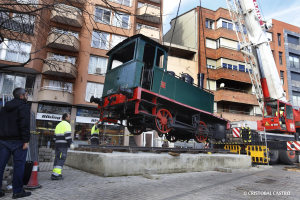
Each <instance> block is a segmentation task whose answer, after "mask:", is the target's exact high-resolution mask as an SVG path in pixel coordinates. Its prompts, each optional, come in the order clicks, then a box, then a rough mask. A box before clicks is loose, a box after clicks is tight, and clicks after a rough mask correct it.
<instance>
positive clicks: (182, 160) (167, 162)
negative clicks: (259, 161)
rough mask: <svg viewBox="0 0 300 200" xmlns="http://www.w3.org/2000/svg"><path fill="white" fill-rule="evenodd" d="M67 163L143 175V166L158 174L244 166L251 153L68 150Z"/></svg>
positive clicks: (106, 172) (88, 169)
mask: <svg viewBox="0 0 300 200" xmlns="http://www.w3.org/2000/svg"><path fill="white" fill-rule="evenodd" d="M65 164H66V165H68V166H70V167H73V168H76V169H80V170H83V171H86V172H89V173H93V174H97V175H100V176H104V177H108V176H129V175H130V176H132V175H143V173H144V171H145V169H148V168H150V169H156V170H157V173H158V174H166V173H179V172H199V171H213V170H215V169H216V168H217V167H223V168H232V169H245V168H250V167H251V157H250V156H247V155H232V154H228V155H227V154H211V155H208V154H180V156H177V157H174V156H171V155H169V154H167V153H165V154H151V153H138V154H132V153H121V152H116V153H115V152H114V153H97V152H86V151H72V150H70V151H68V158H67V160H66V163H65Z"/></svg>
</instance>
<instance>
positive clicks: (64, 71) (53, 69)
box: [42, 59, 77, 78]
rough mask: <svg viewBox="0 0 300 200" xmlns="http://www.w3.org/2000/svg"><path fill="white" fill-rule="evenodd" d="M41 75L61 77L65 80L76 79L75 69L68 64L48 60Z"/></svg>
mask: <svg viewBox="0 0 300 200" xmlns="http://www.w3.org/2000/svg"><path fill="white" fill-rule="evenodd" d="M42 73H43V74H50V75H55V76H62V77H66V78H76V77H77V67H76V66H75V65H73V64H72V63H69V62H61V61H56V60H50V59H48V60H47V62H46V63H44V65H43V71H42Z"/></svg>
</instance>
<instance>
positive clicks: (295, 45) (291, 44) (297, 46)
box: [288, 43, 300, 51]
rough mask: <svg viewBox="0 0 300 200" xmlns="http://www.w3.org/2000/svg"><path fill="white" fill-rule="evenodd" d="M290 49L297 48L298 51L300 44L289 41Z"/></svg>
mask: <svg viewBox="0 0 300 200" xmlns="http://www.w3.org/2000/svg"><path fill="white" fill-rule="evenodd" d="M288 45H289V49H295V50H297V51H300V45H297V44H293V43H288Z"/></svg>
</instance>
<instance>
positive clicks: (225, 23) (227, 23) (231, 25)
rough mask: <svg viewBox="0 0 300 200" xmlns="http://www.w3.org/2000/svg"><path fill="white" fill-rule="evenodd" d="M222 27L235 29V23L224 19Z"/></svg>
mask: <svg viewBox="0 0 300 200" xmlns="http://www.w3.org/2000/svg"><path fill="white" fill-rule="evenodd" d="M222 27H223V28H227V29H230V30H233V24H232V23H229V22H226V21H222Z"/></svg>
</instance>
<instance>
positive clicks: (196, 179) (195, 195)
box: [4, 165, 300, 200]
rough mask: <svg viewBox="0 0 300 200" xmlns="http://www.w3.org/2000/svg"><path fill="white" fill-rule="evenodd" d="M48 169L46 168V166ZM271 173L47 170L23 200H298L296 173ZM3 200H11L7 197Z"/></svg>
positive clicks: (279, 170)
mask: <svg viewBox="0 0 300 200" xmlns="http://www.w3.org/2000/svg"><path fill="white" fill-rule="evenodd" d="M49 166H50V165H49ZM285 166H286V165H275V166H273V168H272V169H259V168H256V167H252V168H251V169H244V170H232V173H222V172H218V171H208V172H207V171H206V172H191V173H176V174H162V175H161V179H160V180H150V179H146V178H144V177H143V176H128V177H127V176H124V177H108V178H104V177H99V176H97V175H93V174H90V173H86V172H83V171H80V170H76V169H73V168H69V167H66V168H65V170H63V175H64V180H63V181H52V180H50V175H51V171H50V170H51V168H50V167H48V168H47V169H46V168H42V170H41V172H39V174H38V179H39V184H41V185H42V186H43V187H42V188H41V189H36V190H32V195H31V196H30V197H27V198H24V199H39V200H40V199H57V200H62V199H66V200H67V199H68V200H69V199H76V200H77V199H85V200H87V199H114V200H116V199H130V200H135V199H136V200H139V199H143V200H144V199H149V200H152V199H164V200H169V199H170V200H171V199H214V200H215V199H264V200H267V199H299V196H300V190H299V186H298V183H299V178H300V173H299V172H290V171H285V170H282V169H283V168H284V167H285ZM4 199H11V194H10V193H7V194H6V196H5V198H4Z"/></svg>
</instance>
